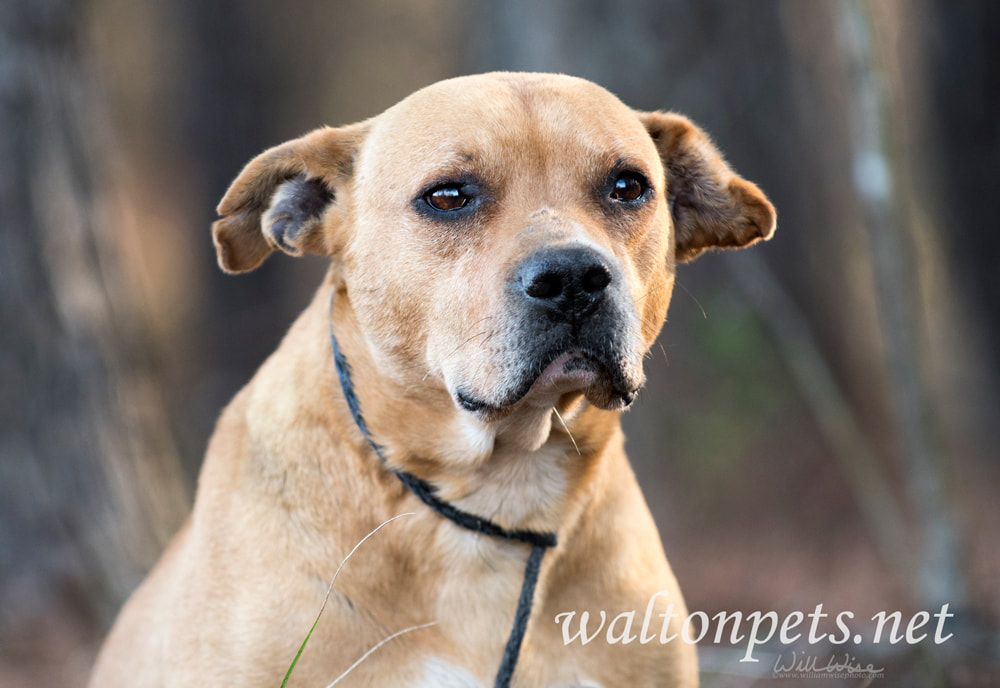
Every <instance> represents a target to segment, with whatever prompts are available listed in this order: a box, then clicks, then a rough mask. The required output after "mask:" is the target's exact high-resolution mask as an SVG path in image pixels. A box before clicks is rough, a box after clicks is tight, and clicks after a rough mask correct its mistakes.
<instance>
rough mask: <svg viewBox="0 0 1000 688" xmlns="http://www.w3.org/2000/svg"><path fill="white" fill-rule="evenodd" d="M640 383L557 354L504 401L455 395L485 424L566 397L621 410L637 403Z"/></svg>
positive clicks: (463, 392) (577, 355) (574, 355)
mask: <svg viewBox="0 0 1000 688" xmlns="http://www.w3.org/2000/svg"><path fill="white" fill-rule="evenodd" d="M640 384H641V380H640V381H632V380H630V379H629V377H628V376H627V375H626V372H625V371H624V370H622V369H619V368H617V367H615V368H611V367H609V366H607V365H606V364H604V363H602V362H600V361H598V360H596V359H595V358H593V357H592V356H588V355H586V354H584V353H581V352H576V351H573V352H569V353H563V354H560V355H558V356H557V357H556V358H555V359H554V360H552V361H551V362H550V363H549V364H548V365H546V366H545V367H544V368H543V369H542V372H541V373H540V374H538V375H536V376H534V377H531V376H525V377H524V378H523V379H521V380H518V381H517V382H516V383H515V384H514V391H513V392H510V393H508V394H506V395H504V397H503V399H502V400H499V401H489V400H487V399H485V398H483V397H479V396H477V395H475V394H474V393H471V392H469V391H468V390H467V389H460V390H458V391H457V392H456V393H455V394H454V397H455V401H456V403H457V405H458V406H459V407H460V408H462V409H464V410H465V411H468V412H470V413H474V414H476V415H477V416H479V417H480V418H481V419H482V420H485V421H494V420H500V419H503V418H505V417H506V416H508V415H510V414H511V413H514V412H516V411H517V410H518V409H531V408H537V409H545V410H547V409H550V408H552V407H555V406H557V405H558V404H559V402H560V400H561V399H563V398H564V397H566V396H567V395H574V394H582V395H583V396H584V398H586V400H587V401H588V402H589V403H591V404H592V405H594V406H596V407H598V408H601V409H605V410H609V411H618V410H623V409H626V408H628V407H629V406H630V405H631V404H632V402H633V401H634V400H635V397H636V394H637V392H638V390H639V386H640Z"/></svg>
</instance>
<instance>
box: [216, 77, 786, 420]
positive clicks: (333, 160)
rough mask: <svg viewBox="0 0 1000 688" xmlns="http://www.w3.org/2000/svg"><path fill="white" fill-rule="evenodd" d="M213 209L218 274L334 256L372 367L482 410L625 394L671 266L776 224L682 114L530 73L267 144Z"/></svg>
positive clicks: (613, 400) (484, 414)
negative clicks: (273, 261)
mask: <svg viewBox="0 0 1000 688" xmlns="http://www.w3.org/2000/svg"><path fill="white" fill-rule="evenodd" d="M219 212H220V214H221V215H223V216H224V217H223V219H221V220H219V221H218V222H217V223H216V225H215V227H214V237H215V241H216V246H217V248H218V251H219V260H220V264H221V265H222V267H223V268H224V269H226V270H228V271H233V272H240V271H245V270H249V269H252V268H254V267H256V265H258V264H259V263H260V262H261V261H262V260H263V259H264V258H265V257H266V256H267V255H268V254H269V253H270V252H271V251H272V250H273V249H275V248H277V249H281V250H283V251H285V252H287V253H291V254H293V255H300V254H301V253H303V252H316V253H325V254H329V255H331V256H333V257H334V258H335V271H336V272H337V274H338V278H339V280H341V284H342V285H343V287H344V288H346V294H347V296H348V298H349V300H350V304H351V307H352V309H353V311H354V314H355V316H356V318H357V321H358V324H359V326H360V328H361V331H362V332H363V333H364V339H365V341H366V342H367V343H368V345H369V347H370V349H371V351H372V355H373V356H374V357H375V359H376V361H377V363H378V366H379V370H380V371H382V372H383V373H384V374H385V375H388V376H390V377H395V378H396V379H397V380H398V381H400V382H401V383H404V384H407V385H408V386H413V387H417V388H419V387H421V386H423V387H436V388H437V389H438V391H440V390H441V388H443V389H445V390H447V393H448V395H449V396H450V397H451V399H452V400H453V402H454V406H455V411H456V412H457V413H467V414H472V415H473V416H474V417H475V418H477V419H478V420H479V421H481V422H483V423H491V422H497V421H499V420H501V419H502V418H504V417H505V416H507V415H509V414H510V413H512V412H513V411H514V410H516V409H518V408H529V407H531V408H543V409H546V410H547V409H549V408H551V407H553V406H556V405H557V404H559V403H560V401H561V400H563V401H564V400H565V399H567V398H571V397H575V398H579V396H580V395H581V394H582V395H585V397H586V398H587V400H588V401H590V402H591V403H592V404H594V405H596V406H598V407H601V408H605V409H619V408H623V407H626V406H628V404H629V403H631V401H632V399H633V398H634V396H635V393H636V391H637V390H638V388H639V387H640V386H641V384H642V381H643V373H642V359H643V356H644V354H645V353H646V351H647V350H648V349H649V347H650V345H651V344H652V342H653V340H654V338H655V337H656V335H657V333H658V332H659V329H660V327H661V325H662V323H663V320H664V317H665V315H666V311H667V306H668V304H669V301H670V295H671V292H672V288H673V278H674V268H675V263H676V262H679V261H685V260H689V259H691V258H694V257H695V256H697V255H699V254H700V253H701V252H703V251H705V250H707V249H711V248H716V247H741V246H746V245H748V244H751V243H753V242H755V241H757V240H759V239H766V238H769V237H770V235H771V233H772V232H773V231H774V223H775V215H774V210H773V208H772V207H771V205H770V203H769V202H768V201H767V199H766V198H765V197H764V195H763V194H762V193H761V192H760V191H759V190H758V189H757V187H755V186H754V185H753V184H751V183H749V182H747V181H745V180H743V179H741V178H739V177H737V176H736V175H735V174H734V173H733V172H732V171H731V170H730V169H729V168H728V167H727V166H726V164H725V163H724V162H723V160H722V158H721V157H720V156H719V154H718V152H717V151H716V150H715V149H714V147H713V146H712V144H711V143H710V142H709V140H708V139H707V137H706V136H705V135H704V134H703V133H702V132H701V131H700V130H698V129H697V128H696V127H695V126H694V125H692V124H691V123H690V122H689V121H687V120H686V119H684V118H682V117H680V116H677V115H672V114H666V113H658V112H657V113H640V112H636V111H633V110H632V109H630V108H628V107H626V106H625V105H624V104H622V103H621V102H620V101H619V100H618V99H617V98H615V97H614V96H613V95H611V94H610V93H608V92H607V91H605V90H604V89H602V88H600V87H598V86H596V85H594V84H592V83H590V82H587V81H583V80H581V79H575V78H572V77H565V76H554V75H537V74H534V75H532V74H490V75H482V76H474V77H465V78H460V79H452V80H449V81H445V82H441V83H438V84H435V85H433V86H431V87H429V88H426V89H424V90H422V91H419V92H417V93H416V94H414V95H412V96H410V97H409V98H407V99H406V100H404V101H403V102H401V103H400V104H398V105H396V106H395V107H393V108H391V109H389V110H388V111H386V112H385V113H383V114H382V115H379V116H378V117H375V118H373V119H371V120H368V121H366V122H363V123H360V124H358V125H353V126H350V127H345V128H342V129H330V128H327V129H321V130H317V131H316V132H313V133H311V134H309V135H307V136H305V137H303V138H301V139H297V140H295V141H291V142H289V143H287V144H284V145H282V146H279V147H277V148H274V149H271V150H270V151H267V152H265V153H264V154H262V155H261V156H259V157H258V158H257V159H255V160H254V161H252V162H251V163H250V164H249V165H248V166H247V168H246V169H245V170H244V171H243V172H242V173H241V175H240V176H239V178H238V179H237V180H236V182H234V184H233V186H232V187H231V189H230V190H229V192H228V193H227V195H226V197H225V198H224V199H223V201H222V203H221V204H220V206H219Z"/></svg>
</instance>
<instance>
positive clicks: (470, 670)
mask: <svg viewBox="0 0 1000 688" xmlns="http://www.w3.org/2000/svg"><path fill="white" fill-rule="evenodd" d="M219 213H220V215H222V216H223V218H222V219H221V220H219V221H218V222H217V223H216V224H215V226H214V228H213V234H214V238H215V244H216V248H217V249H218V257H219V262H220V264H221V265H222V267H223V269H225V270H226V271H228V272H243V271H247V270H252V269H253V268H255V267H256V266H257V265H259V264H260V263H261V261H263V260H264V259H265V258H266V257H267V256H268V255H269V254H270V253H271V252H272V251H273V250H275V249H279V250H281V251H284V252H286V253H290V254H292V255H301V254H303V253H306V252H309V253H321V254H325V255H328V256H330V257H331V259H332V262H331V267H330V270H329V273H328V275H327V277H326V279H325V281H324V283H323V285H322V286H321V287H320V289H319V291H318V293H317V295H316V297H315V299H314V301H313V303H312V304H311V305H310V306H309V307H308V308H307V309H306V311H305V312H304V313H303V314H302V315H301V316H300V317H299V319H298V320H297V321H296V323H295V324H294V325H293V326H292V328H291V331H290V332H289V333H288V335H287V337H286V338H285V339H284V341H283V342H282V343H281V346H280V347H279V348H278V350H277V352H275V353H274V354H273V355H272V356H271V357H270V358H269V359H268V360H267V362H266V363H264V365H263V366H262V367H261V369H260V370H259V371H258V372H257V374H256V375H255V376H254V378H253V380H252V381H251V382H250V384H248V385H247V386H246V387H245V388H244V389H243V390H242V391H241V392H240V393H239V394H237V396H236V398H235V399H234V400H233V402H232V403H231V404H230V405H229V406H228V408H227V409H226V410H225V412H224V413H223V415H222V417H221V419H220V420H219V423H218V427H217V429H216V432H215V435H214V437H213V438H212V440H211V443H210V445H209V448H208V454H207V456H206V460H205V464H204V468H203V469H202V473H201V478H200V481H199V485H198V495H197V501H196V504H195V507H194V512H193V513H192V515H191V517H190V518H189V520H188V522H187V523H186V524H185V526H184V527H183V528H182V529H181V531H180V533H179V534H178V535H177V537H176V538H175V539H174V541H173V543H172V544H171V546H170V548H169V549H168V551H167V552H166V554H165V555H164V556H163V559H162V560H161V561H160V563H159V564H158V565H157V567H156V568H155V569H154V570H153V572H152V573H151V574H150V576H149V578H148V579H147V580H146V581H145V582H144V583H143V585H142V586H141V587H140V588H139V589H138V590H137V591H136V593H135V594H134V595H133V597H132V599H131V600H130V601H129V602H128V604H127V605H126V606H125V609H124V610H123V611H122V613H121V616H120V618H119V619H118V621H117V623H116V625H115V627H114V629H113V630H112V632H111V635H110V637H109V638H108V640H107V642H106V644H105V646H104V649H103V651H102V653H101V655H100V658H99V660H98V663H97V667H96V669H95V671H94V675H93V678H92V682H91V685H92V686H95V687H100V688H105V687H113V686H216V685H227V686H241V687H247V686H271V687H274V688H276V687H277V686H278V685H279V684H280V683H281V680H282V677H283V676H284V674H285V670H286V669H287V668H288V666H289V663H290V662H291V660H292V658H293V657H294V656H295V653H296V650H297V648H298V646H299V644H300V643H301V642H302V639H303V637H304V635H305V633H306V632H307V631H308V629H309V627H310V625H311V624H312V622H313V620H314V618H315V616H316V614H317V612H318V611H319V608H320V606H321V604H322V602H323V598H324V594H325V593H326V589H327V585H328V582H329V580H330V578H331V575H332V573H333V571H334V570H335V569H336V567H337V565H338V564H339V562H340V561H341V560H342V559H343V558H344V557H345V555H346V554H347V553H348V552H349V551H350V550H351V548H352V547H353V546H354V545H355V544H356V543H357V542H358V541H359V540H361V538H363V537H364V536H365V535H366V534H367V533H368V532H369V531H371V530H372V529H373V528H374V527H375V526H377V525H378V524H380V523H381V522H383V521H384V520H386V519H388V518H390V517H392V516H395V515H397V514H401V513H404V512H413V513H414V514H415V515H413V516H408V517H405V518H401V519H399V520H397V521H395V522H393V523H390V524H389V525H387V526H386V527H385V528H383V529H382V530H381V531H379V532H378V533H377V534H376V535H375V536H374V537H373V538H371V539H370V540H368V541H367V542H366V543H365V544H364V545H363V546H362V547H361V548H359V549H358V551H357V553H356V554H354V556H353V558H351V559H350V561H349V562H348V563H347V565H346V566H345V568H344V570H343V572H342V573H341V575H340V577H339V579H338V580H337V583H336V588H335V590H334V593H333V596H332V597H331V599H330V603H329V605H328V606H327V608H326V611H325V614H324V616H323V617H322V619H321V620H320V622H319V624H318V626H317V628H316V630H315V633H314V634H313V636H312V639H311V640H310V642H309V645H308V646H307V648H306V650H305V652H304V653H303V655H302V657H301V660H300V661H299V663H298V665H297V667H296V669H295V673H294V674H293V676H292V680H291V682H290V685H295V686H326V685H327V684H328V683H330V682H331V681H333V679H335V678H336V677H338V676H339V675H340V674H341V673H342V672H344V670H345V669H347V668H348V667H349V666H350V665H351V664H352V663H353V662H354V661H355V660H357V659H358V658H359V657H360V656H361V655H362V654H364V653H365V652H366V651H367V650H368V649H369V648H372V647H373V646H374V645H375V644H376V643H378V642H379V641H380V640H382V639H384V638H386V637H387V636H389V635H390V634H392V633H394V632H396V631H399V630H401V629H404V628H406V627H409V626H414V625H420V624H424V623H428V622H435V625H433V626H430V627H426V628H421V629H418V630H414V631H411V632H409V633H407V634H405V635H402V636H400V637H398V638H395V639H393V640H391V641H390V642H388V643H386V644H385V645H384V646H382V647H380V648H379V649H378V650H377V651H376V652H375V653H374V654H373V655H372V656H371V657H369V658H368V659H367V660H366V661H365V662H363V663H361V664H360V665H359V666H358V667H357V668H355V669H354V670H353V671H352V672H351V673H350V674H349V675H348V677H347V678H345V679H344V680H343V681H342V682H341V683H340V684H339V685H342V686H411V687H416V686H426V687H430V686H453V687H458V686H461V687H463V688H466V687H468V688H471V687H472V686H488V685H492V684H493V682H494V676H496V674H497V667H498V665H499V664H500V661H501V656H502V655H503V654H504V646H505V643H506V642H507V640H508V636H509V635H510V634H511V628H512V623H513V618H514V614H515V609H516V608H517V607H518V596H519V592H520V590H521V586H522V583H523V581H524V579H525V575H526V574H525V562H526V560H527V559H528V556H529V551H531V547H530V546H528V545H525V544H523V543H521V542H517V541H508V540H505V539H503V538H497V537H492V536H490V535H486V534H480V533H476V532H471V531H469V530H467V529H464V528H462V527H459V526H457V525H455V524H454V523H452V522H451V521H449V520H448V519H447V518H444V517H442V516H441V515H439V514H438V513H436V512H435V511H434V510H432V509H431V508H429V507H428V506H427V505H426V504H425V503H424V502H422V501H421V500H420V499H418V498H417V497H416V496H414V494H412V493H411V492H410V490H408V489H407V488H406V487H405V486H404V485H403V484H402V483H401V482H400V481H399V480H398V479H397V478H396V477H395V476H394V475H393V474H392V472H390V470H388V469H389V468H393V469H396V470H402V471H407V472H408V473H410V474H413V475H415V476H417V477H419V478H420V479H422V480H424V481H426V482H427V483H429V484H430V485H431V486H433V489H434V490H436V494H437V496H438V497H439V498H440V499H442V500H445V501H446V502H448V503H450V504H451V505H453V506H454V507H456V508H457V509H460V510H462V511H464V512H467V513H469V514H473V515H476V516H479V517H482V518H483V519H488V520H489V521H491V522H492V523H494V524H497V525H498V526H500V527H503V528H508V529H530V530H533V531H539V532H552V533H555V534H556V535H557V537H558V541H559V544H558V545H557V546H556V547H554V548H552V549H551V550H550V551H549V552H548V553H547V554H546V555H545V557H544V559H542V564H541V571H540V575H539V578H538V582H537V589H536V590H535V592H534V596H533V606H532V607H531V615H530V621H529V622H528V626H527V633H526V636H525V638H524V644H523V647H522V649H521V652H520V658H519V660H518V661H517V664H516V670H515V671H514V676H513V682H512V685H515V686H522V687H529V686H530V687H554V686H563V687H569V686H595V685H599V686H608V687H609V686H632V687H634V686H692V685H695V684H696V683H697V669H696V660H695V652H694V648H693V647H692V646H691V645H689V644H686V643H684V642H683V641H682V640H681V639H675V640H673V641H672V642H666V643H664V642H661V641H660V630H661V629H660V625H662V617H657V616H654V625H653V626H652V627H651V628H650V630H649V633H648V636H654V635H655V636H656V639H654V640H650V638H649V637H647V638H646V639H645V640H646V642H643V641H640V640H639V639H635V640H632V641H631V642H623V641H624V640H628V639H629V638H628V636H629V633H627V631H628V629H626V628H624V626H625V625H626V624H625V621H624V617H623V618H622V619H619V621H618V624H617V626H616V627H615V628H610V627H606V628H605V630H606V631H607V632H606V633H605V632H602V633H601V634H600V635H599V636H598V637H597V638H596V639H595V640H593V641H591V642H589V643H587V644H583V643H582V642H580V641H579V640H576V641H575V642H570V643H569V644H566V643H565V642H564V638H563V626H562V625H561V624H560V623H557V621H556V616H557V615H559V614H561V613H563V612H576V613H577V614H579V613H580V612H583V611H588V612H589V613H590V614H591V615H592V616H593V617H594V618H595V620H596V619H597V618H598V616H599V614H600V612H601V611H605V612H606V613H607V615H608V619H609V623H610V620H611V619H612V617H615V616H616V615H618V614H619V613H621V612H626V611H629V610H634V612H635V617H636V618H635V628H633V629H631V635H638V634H639V628H638V626H639V623H640V621H641V619H642V617H643V614H644V612H645V610H646V607H647V604H650V599H651V598H652V597H653V596H654V595H655V593H657V592H661V591H664V592H665V594H663V595H660V596H658V597H656V598H655V599H654V600H653V602H652V603H651V604H652V607H651V608H652V609H653V611H654V613H655V614H661V613H669V612H670V611H671V609H670V608H669V607H668V605H673V607H672V611H673V613H674V614H675V616H672V617H669V618H670V625H669V628H668V629H667V630H665V631H663V633H664V637H665V636H666V635H667V634H668V631H669V633H675V632H677V631H678V630H679V628H680V622H681V620H683V619H684V617H685V615H686V612H685V608H684V604H683V600H682V598H681V594H680V591H679V589H678V587H677V584H676V582H675V580H674V577H673V574H672V573H671V570H670V567H669V566H668V564H667V561H666V558H665V557H664V554H663V549H662V547H661V544H660V538H659V536H658V534H657V531H656V528H655V526H654V524H653V521H652V518H651V517H650V514H649V511H648V509H647V507H646V505H645V502H644V501H643V497H642V494H641V492H640V490H639V487H638V485H637V484H636V480H635V477H634V476H633V474H632V471H631V469H630V467H629V464H628V461H627V459H626V458H625V454H624V451H623V438H622V433H621V429H620V425H619V411H620V410H621V409H622V408H624V407H626V406H628V405H629V403H631V401H632V399H633V397H634V396H635V394H636V392H637V390H638V389H639V387H640V386H641V384H642V382H643V373H642V359H643V356H644V355H645V353H646V352H647V351H648V349H649V347H650V345H651V344H652V342H653V340H654V338H655V337H656V335H657V333H658V332H659V330H660V327H661V325H662V323H663V320H664V317H665V315H666V311H667V305H668V303H669V301H670V295H671V291H672V288H673V281H674V266H675V263H677V262H682V261H686V260H690V259H691V258H694V257H695V256H697V255H698V254H700V253H702V252H703V251H705V250H707V249H711V248H716V247H741V246H746V245H748V244H751V243H754V242H755V241H757V240H759V239H766V238H769V237H770V236H771V234H772V232H773V231H774V225H775V214H774V210H773V208H772V206H771V204H770V203H769V202H768V201H767V199H766V198H765V197H764V195H763V194H762V193H761V192H760V190H758V189H757V187H756V186H754V185H753V184H751V183H749V182H747V181H745V180H743V179H741V178H740V177H738V176H736V175H735V174H734V173H733V172H732V171H731V170H730V168H729V167H727V166H726V164H725V163H724V162H723V160H722V158H721V157H720V155H719V153H718V152H717V151H716V149H715V148H714V147H713V146H712V144H711V142H710V141H709V140H708V138H707V137H706V136H705V134H704V133H702V132H701V131H700V130H699V129H697V128H696V127H695V126H694V125H692V124H691V123H690V122H689V121H688V120H686V119H684V118H683V117H680V116H678V115H674V114H667V113H660V112H652V113H642V112H636V111H633V110H631V109H630V108H628V107H626V106H625V105H623V104H622V103H621V102H620V101H619V100H617V99H616V98H615V97H614V96H613V95H611V94H610V93H608V92H607V91H605V90H603V89H601V88H600V87H598V86H595V85H594V84H591V83H589V82H587V81H583V80H581V79H576V78H571V77H566V76H553V75H541V74H503V73H499V74H488V75H482V76H473V77H465V78H460V79H453V80H449V81H444V82H441V83H439V84H436V85H433V86H431V87H429V88H426V89H424V90H421V91H419V92H417V93H416V94H414V95H412V96H410V97H409V98H407V99H406V100H404V101H403V102H401V103H400V104H398V105H396V106H395V107H393V108H390V109H389V110H387V111H386V112H385V113H383V114H382V115H379V116H378V117H375V118H373V119H370V120H368V121H365V122H362V123H359V124H355V125H352V126H348V127H344V128H340V129H333V128H323V129H319V130H317V131H314V132H312V133H310V134H308V135H306V136H304V137H302V138H300V139H296V140H294V141H290V142H288V143H285V144H283V145H281V146H278V147H276V148H273V149H271V150H269V151H267V152H265V153H263V154H262V155H260V156H259V157H257V158H256V159H254V160H253V161H252V162H251V163H250V164H249V165H247V167H246V168H245V169H244V170H243V171H242V173H241V174H240V175H239V177H238V178H237V179H236V181H235V182H234V183H233V185H232V187H231V188H230V189H229V191H228V193H227V194H226V196H225V198H224V199H223V200H222V202H221V204H220V205H219ZM331 300H332V304H333V305H332V311H331ZM331 323H332V328H333V331H334V332H335V333H336V338H337V341H338V342H339V346H340V348H341V350H342V351H343V353H344V356H345V357H346V359H347V361H349V365H350V371H351V375H352V379H353V384H354V390H355V391H356V393H357V397H358V400H359V403H360V408H361V409H362V412H363V415H364V420H365V422H366V423H367V427H368V429H369V430H370V432H371V435H372V437H373V438H374V441H376V442H377V443H378V444H379V445H380V446H381V447H382V450H383V453H384V455H385V457H386V460H387V462H388V465H386V464H384V463H383V461H382V460H380V459H379V458H378V457H377V456H376V454H375V453H374V452H373V450H372V449H371V447H370V446H369V445H368V444H367V443H366V441H365V438H364V436H363V435H362V433H361V431H360V430H359V427H358V425H357V424H356V423H355V421H354V420H353V419H352V416H351V414H350V412H349V410H348V406H347V404H346V403H345V397H344V393H343V392H342V389H341V386H340V385H339V383H338V379H337V374H336V372H335V368H334V364H333V356H332V353H331V344H330V336H329V332H330V327H331ZM657 620H659V621H657ZM657 624H660V625H657ZM576 625H578V622H574V632H575V627H576ZM595 628H596V623H595ZM623 631H626V633H625V635H624V636H622V632H623Z"/></svg>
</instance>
